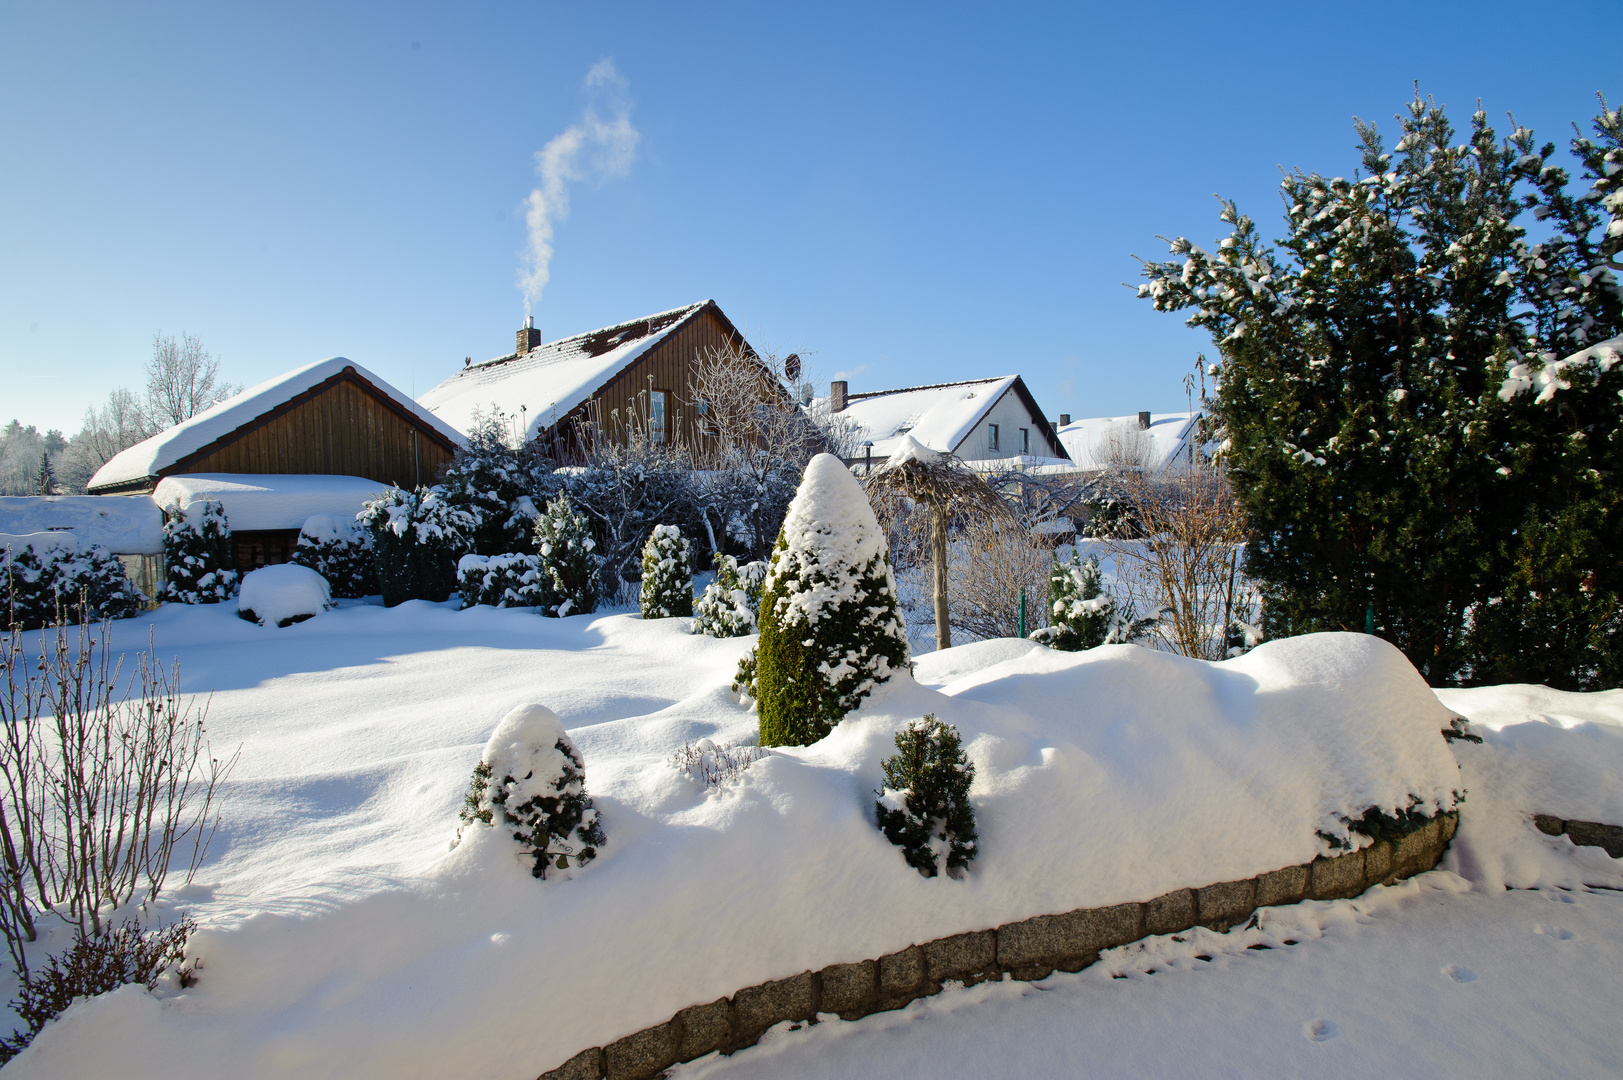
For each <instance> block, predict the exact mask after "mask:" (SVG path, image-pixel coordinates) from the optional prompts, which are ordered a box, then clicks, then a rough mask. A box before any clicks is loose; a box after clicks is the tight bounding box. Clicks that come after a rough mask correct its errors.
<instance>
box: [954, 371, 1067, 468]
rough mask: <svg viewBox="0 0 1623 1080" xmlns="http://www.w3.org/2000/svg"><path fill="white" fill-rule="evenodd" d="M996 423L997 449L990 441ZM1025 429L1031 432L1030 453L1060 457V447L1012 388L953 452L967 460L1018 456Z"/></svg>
mask: <svg viewBox="0 0 1623 1080" xmlns="http://www.w3.org/2000/svg"><path fill="white" fill-rule="evenodd" d="M993 424H996V425H998V448H997V449H996V450H993V449H992V448H991V446H990V445H989V444H988V440H989V439H990V437H991V430H992V425H993ZM1021 428H1026V429H1027V430H1028V431H1030V432H1031V450H1030V453H1032V454H1035V455H1037V456H1039V457H1053V456H1058V451H1057V449H1056V447H1054V445H1053V444H1052V443H1050V442H1048V441H1047V440H1046V439H1044V438H1043V433H1042V428H1041V425H1039V424H1038V423H1037V422H1036V420H1035V418H1033V417H1032V415H1031V411H1030V410H1029V409H1027V408H1026V403H1025V402H1024V401H1022V400H1021V399H1020V395H1019V394H1017V393H1015V392H1014V389H1013V388H1012V387H1011V388H1010V389H1008V390H1006V391H1005V392H1004V394H1003V396H1002V397H1001V398H1000V399H998V402H997V404H996V405H993V406H992V409H991V411H990V412H988V413H987V414H986V415H985V416H983V417H982V418H981V422H980V423H979V424H976V425H975V427H974V428H973V429H972V430H971V431H970V433H969V434H968V435H967V436H966V437H965V438H964V441H963V442H961V443H959V444H958V446H957V447H956V448H955V449H954V451H953V452H954V453H956V454H957V455H958V456H959V457H960V458H962V459H964V460H965V461H984V460H986V459H988V458H1007V457H1014V456H1016V455H1018V454H1019V453H1020V452H1021V450H1020V429H1021Z"/></svg>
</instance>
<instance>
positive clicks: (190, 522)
mask: <svg viewBox="0 0 1623 1080" xmlns="http://www.w3.org/2000/svg"><path fill="white" fill-rule="evenodd" d="M232 561H233V560H232V557H231V525H230V523H229V522H228V521H226V518H225V507H223V506H221V505H220V504H219V503H218V502H216V501H215V500H213V499H205V500H204V501H202V502H195V503H192V504H191V505H190V506H187V507H184V508H182V507H181V506H180V504H179V503H175V504H173V505H171V506H168V507H165V508H164V512H163V563H164V575H165V580H164V583H163V585H162V587H160V588H159V589H158V599H159V600H163V601H166V602H168V603H172V604H218V603H222V602H224V601H226V600H229V599H231V597H232V596H234V595H235V594H236V591H237V572H236V571H235V570H233V569H231V564H232Z"/></svg>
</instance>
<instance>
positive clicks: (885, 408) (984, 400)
mask: <svg viewBox="0 0 1623 1080" xmlns="http://www.w3.org/2000/svg"><path fill="white" fill-rule="evenodd" d="M1015 378H1016V376H1014V375H1003V376H1000V377H998V378H995V379H979V380H976V381H974V382H962V383H947V384H944V385H941V386H916V387H911V388H909V389H905V390H887V391H884V392H882V393H876V394H871V395H864V396H860V397H854V398H852V399H851V400H850V402H849V403H848V404H847V405H846V407H845V412H843V413H841V414H840V416H841V417H842V418H843V420H844V421H845V422H847V423H849V424H851V425H852V431H851V436H852V439H853V442H854V444H857V445H860V444H861V443H862V442H863V441H865V440H872V442H873V458H874V460H875V461H879V460H882V459H884V458H888V457H890V456H891V454H893V453H895V452H896V450H897V448H898V446H899V445H900V442H899V440H900V438H902V437H904V436H909V435H910V436H911V437H912V439H913V440H914V441H916V442H918V443H921V444H923V445H924V446H927V447H930V448H931V449H934V450H940V451H943V452H947V453H952V452H954V451H956V450H957V449H958V446H959V444H960V443H962V442H963V441H964V440H965V439H967V438H968V437H969V433H970V432H972V431H974V430H975V426H976V425H977V424H979V423H980V422H981V421H982V420H984V419H985V418H986V414H987V413H989V412H991V411H992V406H994V405H996V404H997V403H998V401H999V400H1001V399H1002V397H1003V395H1004V394H1006V393H1008V392H1009V388H1010V387H1012V386H1013V385H1014V380H1015ZM824 402H825V403H826V399H824Z"/></svg>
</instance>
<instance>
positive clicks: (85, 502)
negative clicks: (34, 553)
mask: <svg viewBox="0 0 1623 1080" xmlns="http://www.w3.org/2000/svg"><path fill="white" fill-rule="evenodd" d="M68 530H71V531H72V533H73V535H74V536H76V537H77V538H78V540H79V544H80V546H81V547H82V548H91V547H98V546H99V547H104V548H106V549H107V550H108V551H111V552H112V553H113V554H115V555H160V554H162V553H163V513H162V512H161V511H160V510H159V509H158V504H157V503H156V502H154V501H153V500H152V498H151V497H150V496H148V495H8V496H5V497H3V498H0V533H10V534H12V535H14V536H21V535H28V534H31V533H38V532H58V531H68Z"/></svg>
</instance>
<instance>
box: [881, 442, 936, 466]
mask: <svg viewBox="0 0 1623 1080" xmlns="http://www.w3.org/2000/svg"><path fill="white" fill-rule="evenodd" d="M940 460H941V455H940V454H938V453H936V452H935V451H934V450H931V449H930V448H929V447H928V446H925V445H924V444H923V443H921V442H919V441H918V440H917V439H915V438H913V436H911V435H903V436H902V437H901V438H900V439H897V440H896V451H895V453H893V454H891V455H890V457H889V458H887V459H885V467H886V468H895V467H896V466H898V465H905V464H907V463H908V462H909V461H916V462H918V463H919V464H920V465H934V464H935V463H936V462H938V461H940Z"/></svg>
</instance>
